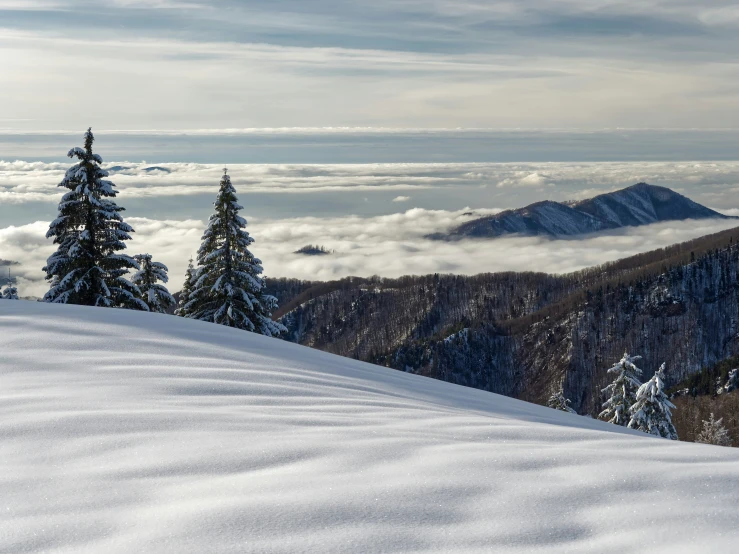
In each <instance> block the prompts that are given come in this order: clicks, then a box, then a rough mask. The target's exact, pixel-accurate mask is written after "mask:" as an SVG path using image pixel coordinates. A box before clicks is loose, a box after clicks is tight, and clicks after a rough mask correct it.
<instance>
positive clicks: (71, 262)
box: [44, 129, 147, 310]
mask: <svg viewBox="0 0 739 554" xmlns="http://www.w3.org/2000/svg"><path fill="white" fill-rule="evenodd" d="M94 140H95V137H94V136H93V134H92V131H91V130H90V129H88V130H87V133H85V145H84V148H73V149H72V150H70V151H69V154H68V156H69V157H70V158H77V159H78V160H79V163H77V164H75V165H73V166H72V167H70V168H69V169H68V170H67V172H66V174H65V176H64V179H62V182H61V183H59V186H60V187H64V188H66V189H69V192H67V193H66V194H65V195H64V196H63V197H62V200H61V202H60V203H59V213H58V216H57V218H56V219H55V220H54V221H52V222H51V225H50V226H49V232H48V233H47V234H46V236H47V238H52V237H53V238H54V244H58V245H59V247H58V249H57V251H56V252H54V254H52V255H51V256H50V257H49V259H48V260H47V262H46V267H44V271H45V272H46V279H47V280H48V281H49V282H50V286H51V288H50V289H49V292H47V293H46V295H45V296H44V301H45V302H55V303H61V304H83V305H87V306H107V307H125V308H131V309H137V310H147V306H146V304H145V303H144V302H143V301H142V300H141V298H140V296H141V293H140V291H139V290H138V288H137V287H136V286H135V285H133V284H132V283H130V282H129V281H128V280H127V279H125V278H124V275H125V274H126V273H127V272H128V270H129V269H139V267H138V264H137V263H136V261H135V260H134V259H133V258H131V257H130V256H126V255H125V254H121V253H120V251H121V250H123V249H125V248H126V245H125V244H124V242H123V241H126V240H130V239H131V236H130V235H129V233H132V232H133V229H132V228H131V227H130V226H129V225H127V224H126V223H125V222H124V221H123V218H122V217H121V216H120V212H122V211H123V208H121V207H120V206H118V205H116V203H115V202H114V201H113V200H112V198H115V196H116V195H117V194H118V192H117V191H116V190H115V185H114V184H113V183H111V182H110V181H107V180H105V179H104V177H107V176H108V172H107V171H105V170H104V169H102V168H101V167H100V164H101V163H102V161H103V160H102V158H101V157H100V156H99V155H97V154H93V152H92V143H93V141H94Z"/></svg>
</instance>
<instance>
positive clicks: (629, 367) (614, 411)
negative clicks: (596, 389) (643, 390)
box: [598, 353, 641, 427]
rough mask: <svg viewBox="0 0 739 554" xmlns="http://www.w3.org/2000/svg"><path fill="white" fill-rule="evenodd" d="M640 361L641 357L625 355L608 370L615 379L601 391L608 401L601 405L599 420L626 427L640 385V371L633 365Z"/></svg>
mask: <svg viewBox="0 0 739 554" xmlns="http://www.w3.org/2000/svg"><path fill="white" fill-rule="evenodd" d="M640 359H641V356H629V354H628V353H625V354H624V356H623V358H621V361H620V362H618V363H617V364H616V365H615V366H613V367H612V368H611V369H609V370H608V373H610V374H612V375H615V376H616V378H615V379H614V381H613V383H611V384H610V385H608V386H607V387H606V388H604V389H603V390H602V391H601V392H603V393H604V394H606V395H608V400H606V401H605V402H604V403H603V411H602V412H601V413H600V414H599V415H598V417H599V418H600V419H602V420H604V421H607V422H608V423H613V424H614V425H621V426H624V427H625V426H626V425H628V423H629V417H630V416H629V413H630V412H629V410H630V409H631V406H632V405H633V404H634V402H636V391H637V390H638V389H639V386H640V385H641V381H639V376H640V375H641V369H639V368H638V367H636V364H634V362H635V361H637V360H640Z"/></svg>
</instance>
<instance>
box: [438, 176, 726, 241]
mask: <svg viewBox="0 0 739 554" xmlns="http://www.w3.org/2000/svg"><path fill="white" fill-rule="evenodd" d="M709 218H717V219H728V216H725V215H723V214H720V213H718V212H716V211H714V210H711V209H710V208H707V207H705V206H702V205H700V204H698V203H696V202H693V201H692V200H690V199H689V198H687V197H685V196H683V195H682V194H679V193H677V192H675V191H674V190H671V189H669V188H667V187H661V186H657V185H650V184H649V183H644V182H640V183H636V184H635V185H631V186H630V187H627V188H624V189H620V190H617V191H613V192H608V193H604V194H601V195H598V196H596V197H594V198H589V199H587V200H580V201H576V202H555V201H553V200H544V201H539V202H536V203H534V204H530V205H528V206H526V207H524V208H519V209H517V210H506V211H504V212H501V213H499V214H496V215H493V216H487V217H482V218H479V219H475V220H473V221H469V222H467V223H464V224H462V225H460V226H459V227H457V228H455V229H452V231H451V232H450V233H449V234H446V235H442V234H435V235H430V238H444V239H460V238H465V237H478V238H484V237H485V238H493V237H500V236H505V235H513V234H516V235H529V236H532V235H544V236H551V237H563V236H573V235H581V234H587V233H595V232H599V231H605V230H609V229H618V228H621V227H635V226H639V225H649V224H651V223H657V222H660V221H676V220H685V219H709Z"/></svg>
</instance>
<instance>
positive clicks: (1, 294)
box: [0, 282, 18, 300]
mask: <svg viewBox="0 0 739 554" xmlns="http://www.w3.org/2000/svg"><path fill="white" fill-rule="evenodd" d="M0 299H2V300H18V289H17V288H15V285H14V284H13V283H12V282H10V283H8V284H6V285H5V288H4V289H3V290H2V291H0Z"/></svg>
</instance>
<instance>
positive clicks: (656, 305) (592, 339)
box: [270, 229, 739, 415]
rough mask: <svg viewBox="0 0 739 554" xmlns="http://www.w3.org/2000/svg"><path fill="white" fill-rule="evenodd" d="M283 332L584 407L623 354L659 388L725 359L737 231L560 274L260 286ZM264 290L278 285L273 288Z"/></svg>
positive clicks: (354, 354)
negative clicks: (561, 391) (655, 377)
mask: <svg viewBox="0 0 739 554" xmlns="http://www.w3.org/2000/svg"><path fill="white" fill-rule="evenodd" d="M270 285H271V286H272V287H274V288H275V289H281V290H283V289H284V290H285V291H288V290H290V291H293V292H295V295H294V296H293V297H290V296H289V295H287V294H282V296H281V298H282V302H283V308H282V309H281V311H280V312H279V313H278V314H277V315H279V316H281V321H282V322H283V323H284V324H285V325H287V327H288V330H289V333H288V334H287V336H286V337H285V338H286V339H287V340H291V341H293V342H298V343H300V344H304V345H307V346H312V347H315V348H320V349H323V350H327V351H330V352H333V353H336V354H341V355H344V356H347V357H351V358H357V359H361V360H364V361H369V362H373V363H377V364H380V365H385V366H388V367H393V368H395V369H399V370H404V371H406V372H412V373H418V374H421V375H426V376H430V377H435V378H438V379H441V380H444V381H450V382H453V383H457V384H461V385H466V386H470V387H475V388H480V389H483V390H488V391H492V392H497V393H500V394H505V395H508V396H514V397H518V398H523V399H526V400H530V401H534V402H538V403H544V402H545V401H546V400H547V398H548V397H549V395H550V394H551V393H552V392H554V390H556V389H558V388H559V386H560V385H563V386H564V388H565V392H566V394H567V395H568V397H569V398H570V399H571V400H572V402H573V406H574V407H575V408H576V409H577V410H578V411H579V412H580V413H589V414H591V415H596V414H597V413H598V412H599V411H600V410H599V407H600V403H601V402H602V398H601V397H600V390H601V389H602V388H603V387H604V386H605V385H606V384H607V377H606V375H605V370H606V369H607V368H608V367H610V364H612V363H614V362H616V361H617V360H618V359H620V357H621V355H622V354H623V352H624V351H625V350H628V351H630V352H633V353H639V354H641V355H643V356H644V358H645V361H644V369H645V370H646V371H647V372H651V371H653V370H654V369H656V367H658V366H659V364H660V363H662V362H666V363H667V366H668V371H667V379H668V384H669V385H673V384H676V383H678V382H680V381H681V380H682V379H684V378H686V377H688V376H689V375H691V374H693V373H695V372H697V371H699V370H700V369H701V368H702V367H705V366H707V365H710V364H713V363H715V362H717V361H720V360H723V359H725V358H727V357H730V356H733V355H737V354H739V335H738V333H739V331H738V329H737V323H736V322H737V314H739V229H732V230H728V231H724V232H721V233H717V234H715V235H710V236H707V237H703V238H700V239H696V240H693V241H689V242H687V243H683V244H678V245H675V246H671V247H669V248H665V249H661V250H657V251H654V252H648V253H645V254H640V255H638V256H633V257H631V258H626V259H624V260H619V261H617V262H613V263H609V264H605V265H603V266H599V267H595V268H591V269H588V270H584V271H580V272H577V273H573V274H568V275H561V276H553V275H546V274H541V273H502V274H482V275H477V276H472V277H465V276H451V275H429V276H425V277H406V278H403V279H380V280H368V279H347V280H342V281H338V282H334V283H306V284H305V286H303V287H300V286H298V284H297V283H295V282H292V281H289V282H287V281H286V282H284V283H279V282H276V281H271V282H270ZM275 292H278V291H275Z"/></svg>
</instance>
